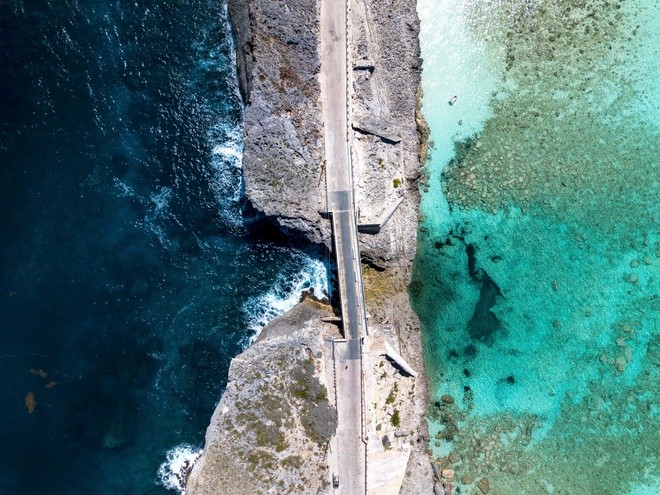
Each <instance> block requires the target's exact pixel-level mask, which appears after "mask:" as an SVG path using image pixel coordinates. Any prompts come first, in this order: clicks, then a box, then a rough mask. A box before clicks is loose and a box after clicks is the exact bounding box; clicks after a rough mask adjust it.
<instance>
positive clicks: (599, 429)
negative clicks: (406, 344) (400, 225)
mask: <svg viewBox="0 0 660 495" xmlns="http://www.w3.org/2000/svg"><path fill="white" fill-rule="evenodd" d="M418 10H419V13H420V17H421V20H422V34H421V42H422V55H423V58H424V73H423V85H424V95H425V96H424V101H423V104H424V108H423V112H424V116H425V118H426V119H427V121H428V123H429V125H430V128H431V143H430V157H429V160H428V163H427V170H428V176H429V179H428V182H427V183H426V184H425V185H423V186H422V189H423V193H424V194H423V196H422V208H421V210H422V219H421V224H420V236H419V237H420V238H419V241H420V242H419V251H418V257H417V260H416V266H415V276H414V280H413V283H412V285H411V296H412V300H413V304H414V305H415V308H416V310H417V312H418V314H419V316H420V319H421V322H422V327H423V332H424V344H425V356H426V365H427V370H428V372H429V376H430V379H431V385H432V393H433V396H434V398H433V400H432V404H431V407H430V409H429V413H428V417H429V421H430V428H431V433H432V435H433V438H432V440H431V445H430V447H431V448H432V449H433V451H434V453H435V455H436V457H439V458H440V459H442V460H443V462H444V463H448V462H451V463H452V464H453V467H454V468H455V469H456V471H457V474H458V478H459V480H462V481H464V483H461V484H460V486H461V488H462V490H463V491H462V493H473V492H476V490H477V488H476V484H475V482H476V481H478V480H480V479H482V478H483V477H486V478H488V480H489V482H490V488H491V491H490V493H495V494H511V493H516V494H518V493H529V494H542V493H566V494H568V493H572V494H574V493H585V494H591V493H594V494H595V493H598V494H609V493H612V494H614V493H630V494H633V493H634V494H636V495H637V494H647V493H649V494H651V493H658V490H660V484H659V482H660V470H659V469H658V466H657V462H658V453H659V450H660V447H659V446H660V438H659V436H658V430H659V429H660V428H659V426H660V422H659V421H658V408H657V404H658V371H657V370H658V366H659V364H660V348H659V345H658V344H659V339H658V327H659V321H660V318H659V310H660V303H659V301H658V276H659V275H660V269H659V268H658V263H659V261H658V256H659V255H660V238H659V231H660V229H659V228H658V225H659V219H660V208H659V207H658V200H657V198H658V197H660V194H659V191H658V189H659V183H658V179H659V177H660V175H659V173H658V160H659V159H658V157H660V139H659V137H660V136H659V130H660V86H659V84H658V78H657V74H658V73H659V72H660V71H659V69H660V55H659V53H658V47H659V46H660V34H659V30H658V28H657V26H658V25H660V22H659V21H660V6H659V5H658V3H657V2H653V1H646V0H645V1H635V2H633V1H629V2H606V1H588V2H575V1H570V2H569V1H560V2H544V1H538V0H531V1H518V0H514V1H511V2H506V3H504V2H476V1H468V0H420V1H419V2H418ZM453 96H456V99H455V103H454V104H453V105H450V104H449V103H448V102H449V100H450V99H452V97H453ZM463 477H465V478H463Z"/></svg>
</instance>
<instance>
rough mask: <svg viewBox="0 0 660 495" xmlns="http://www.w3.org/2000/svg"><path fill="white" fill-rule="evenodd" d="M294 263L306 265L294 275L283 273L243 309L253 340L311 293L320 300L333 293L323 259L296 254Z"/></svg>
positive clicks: (250, 341)
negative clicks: (268, 325)
mask: <svg viewBox="0 0 660 495" xmlns="http://www.w3.org/2000/svg"><path fill="white" fill-rule="evenodd" d="M292 261H293V263H296V264H297V265H301V266H302V268H301V269H300V270H299V271H298V272H297V273H294V274H293V276H291V275H290V274H289V273H286V272H282V273H280V274H279V276H278V277H277V280H276V282H275V285H274V286H273V287H272V288H271V289H270V290H269V291H268V292H266V293H265V294H261V295H259V296H256V297H253V298H250V299H249V300H248V301H247V303H246V304H245V306H244V308H243V310H244V312H245V314H246V318H247V321H248V329H249V330H250V331H251V332H252V336H251V337H250V340H249V342H248V344H249V343H252V342H254V340H255V339H256V338H257V337H258V336H259V334H260V333H261V330H262V329H263V328H264V327H265V326H266V325H267V324H268V323H270V322H271V321H273V320H274V319H275V318H277V317H279V316H281V315H283V314H284V313H286V312H287V311H289V310H290V309H292V308H293V307H294V306H295V305H296V304H298V302H300V299H301V298H302V296H303V293H305V292H309V293H310V294H311V295H312V296H313V297H315V298H316V299H320V300H322V299H327V298H328V295H329V293H330V285H329V282H328V276H327V273H328V272H327V268H326V266H325V265H324V263H323V262H322V261H321V260H318V259H312V258H310V257H308V256H307V255H305V254H302V253H297V255H295V254H294V260H292Z"/></svg>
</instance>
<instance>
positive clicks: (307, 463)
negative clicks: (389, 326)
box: [187, 301, 337, 495]
mask: <svg viewBox="0 0 660 495" xmlns="http://www.w3.org/2000/svg"><path fill="white" fill-rule="evenodd" d="M328 309H329V308H328V307H327V306H323V305H321V304H319V303H316V302H311V301H307V302H304V303H302V304H300V305H298V306H297V307H296V308H295V309H294V310H292V311H291V312H289V313H287V314H286V315H285V316H283V317H282V318H280V319H277V320H275V321H274V322H272V323H271V324H270V325H269V326H267V327H266V328H265V329H264V330H263V332H262V334H261V336H260V338H259V340H258V341H257V342H256V343H254V344H253V345H252V346H251V347H250V348H249V349H247V350H246V351H245V352H243V353H242V354H241V355H239V356H238V357H236V358H235V359H234V360H233V361H232V363H231V367H230V370H229V383H228V384H227V389H226V390H225V393H224V395H223V396H222V400H221V401H220V403H219V404H218V406H217V408H216V410H215V413H214V414H213V418H212V419H211V425H210V426H209V428H208V430H207V432H206V442H205V447H204V453H203V455H202V456H201V458H200V459H199V461H197V462H196V463H195V466H194V468H193V472H192V473H191V476H190V478H189V483H188V488H187V493H188V494H189V495H211V494H214V495H217V494H223V495H233V494H237V495H238V494H241V495H243V494H245V493H250V494H255V495H259V494H267V493H300V494H303V493H325V492H326V491H327V490H329V488H330V479H331V478H330V473H329V472H328V467H327V460H326V455H327V452H326V444H327V442H328V440H329V439H330V436H331V435H333V434H334V432H335V429H336V426H337V413H336V410H335V409H334V406H333V405H332V404H331V402H330V401H329V397H328V388H327V386H326V378H325V377H326V372H325V363H324V360H323V358H322V349H321V348H322V346H323V343H324V342H323V334H324V332H326V331H328V330H329V331H332V330H333V326H332V325H329V326H327V327H325V328H324V324H322V323H321V317H322V316H325V315H328V314H329V313H328Z"/></svg>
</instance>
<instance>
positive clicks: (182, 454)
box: [158, 444, 202, 494]
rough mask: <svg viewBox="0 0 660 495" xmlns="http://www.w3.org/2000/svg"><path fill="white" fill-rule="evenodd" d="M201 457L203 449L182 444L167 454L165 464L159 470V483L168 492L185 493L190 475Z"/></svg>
mask: <svg viewBox="0 0 660 495" xmlns="http://www.w3.org/2000/svg"><path fill="white" fill-rule="evenodd" d="M201 455H202V449H198V448H196V447H193V446H191V445H187V444H181V445H178V446H176V447H174V448H173V449H171V450H170V451H169V452H167V457H166V459H165V462H163V463H162V464H161V465H160V467H159V468H158V483H159V484H161V485H163V486H164V487H165V488H167V489H168V490H175V491H177V492H179V493H181V494H183V493H185V491H186V480H187V478H188V474H189V473H190V470H191V469H192V466H193V464H194V463H195V461H196V460H197V459H199V456H201Z"/></svg>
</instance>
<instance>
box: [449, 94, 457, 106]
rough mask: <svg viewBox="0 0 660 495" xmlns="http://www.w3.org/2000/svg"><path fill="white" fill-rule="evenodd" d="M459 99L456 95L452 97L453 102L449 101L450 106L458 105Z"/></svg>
mask: <svg viewBox="0 0 660 495" xmlns="http://www.w3.org/2000/svg"><path fill="white" fill-rule="evenodd" d="M457 99H458V96H456V95H454V96H452V97H451V100H449V104H450V105H453V104H454V103H456V100H457Z"/></svg>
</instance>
